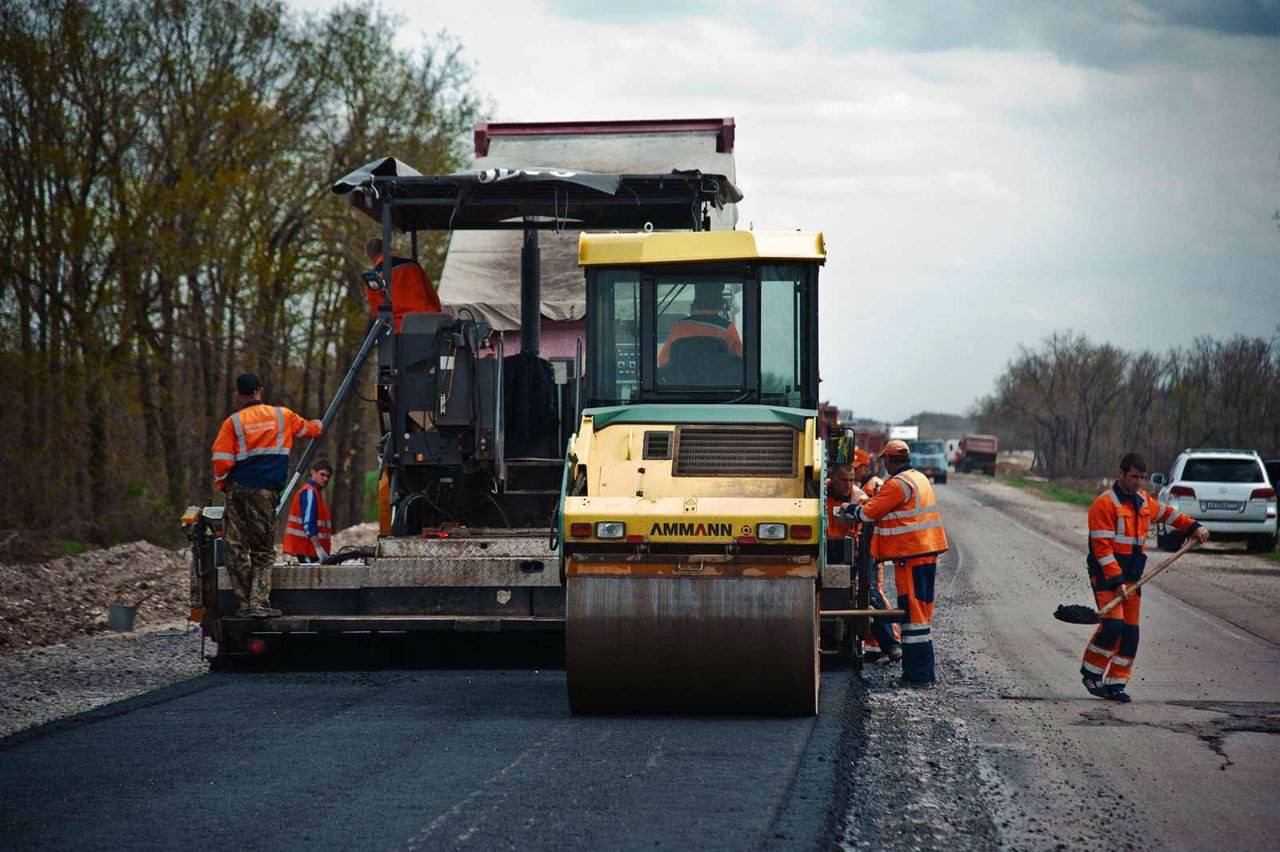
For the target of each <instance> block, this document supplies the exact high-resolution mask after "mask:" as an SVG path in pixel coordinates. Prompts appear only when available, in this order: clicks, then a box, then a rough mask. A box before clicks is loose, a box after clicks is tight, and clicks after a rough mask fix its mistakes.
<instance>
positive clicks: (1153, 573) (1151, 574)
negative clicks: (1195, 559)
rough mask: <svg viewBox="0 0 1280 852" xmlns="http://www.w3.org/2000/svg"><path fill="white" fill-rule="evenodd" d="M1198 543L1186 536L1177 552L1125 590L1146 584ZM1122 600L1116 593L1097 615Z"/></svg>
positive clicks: (1104, 613)
mask: <svg viewBox="0 0 1280 852" xmlns="http://www.w3.org/2000/svg"><path fill="white" fill-rule="evenodd" d="M1198 543H1199V542H1198V541H1196V539H1194V538H1190V537H1188V538H1187V540H1186V541H1184V542H1183V543H1182V547H1179V548H1178V552H1177V553H1175V554H1173V555H1172V556H1170V557H1169V558H1168V559H1166V560H1165V561H1163V562H1161V563H1160V564H1159V565H1157V566H1156V567H1154V568H1152V569H1151V570H1150V571H1148V572H1147V573H1145V574H1143V575H1142V576H1141V577H1139V578H1138V582H1136V583H1134V584H1133V585H1132V586H1128V587H1126V588H1125V591H1127V592H1130V593H1132V592H1135V591H1137V590H1138V589H1141V588H1142V587H1143V586H1144V585H1146V583H1147V581H1148V580H1153V579H1155V576H1156V575H1157V574H1159V573H1160V572H1161V571H1163V570H1164V569H1166V568H1168V567H1169V566H1170V565H1172V564H1173V563H1175V562H1177V561H1178V559H1179V557H1181V556H1182V554H1184V553H1186V552H1187V551H1188V550H1190V549H1191V548H1193V547H1195V546H1196V545H1197V544H1198ZM1123 601H1124V598H1122V597H1120V596H1119V595H1116V599H1115V600H1113V601H1111V603H1109V604H1107V605H1106V606H1104V607H1103V608H1102V609H1100V610H1098V617H1102V616H1104V615H1106V614H1107V613H1109V612H1111V610H1113V609H1115V608H1116V607H1118V606H1120V604H1121V603H1122V602H1123Z"/></svg>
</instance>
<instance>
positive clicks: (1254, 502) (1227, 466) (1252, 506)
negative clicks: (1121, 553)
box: [1151, 450, 1276, 553]
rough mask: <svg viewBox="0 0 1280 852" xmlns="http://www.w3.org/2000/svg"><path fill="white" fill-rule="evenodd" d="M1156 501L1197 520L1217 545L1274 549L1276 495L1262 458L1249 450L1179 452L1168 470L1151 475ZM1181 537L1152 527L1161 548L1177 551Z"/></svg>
mask: <svg viewBox="0 0 1280 852" xmlns="http://www.w3.org/2000/svg"><path fill="white" fill-rule="evenodd" d="M1151 481H1152V482H1153V483H1154V484H1155V485H1156V486H1157V487H1159V488H1160V493H1159V495H1158V498H1159V500H1160V502H1161V503H1169V504H1171V505H1172V506H1173V507H1174V509H1175V510H1176V511H1179V512H1181V513H1182V514H1184V515H1186V516H1187V517H1189V518H1193V519H1194V520H1197V521H1199V522H1200V523H1201V524H1203V525H1204V526H1205V527H1207V528H1208V530H1209V532H1210V533H1211V534H1212V535H1213V538H1214V539H1215V540H1217V541H1241V540H1243V541H1245V542H1247V544H1248V548H1249V550H1250V552H1253V553H1269V552H1270V551H1272V550H1275V548H1276V491H1275V489H1274V488H1272V487H1271V483H1270V482H1269V481H1268V479H1267V470H1266V468H1265V467H1264V466H1263V464H1262V459H1261V458H1260V457H1259V456H1258V454H1257V453H1256V452H1254V451H1253V450H1183V451H1182V455H1180V456H1178V459H1177V461H1175V462H1174V463H1173V468H1172V469H1171V470H1170V471H1169V481H1168V482H1165V480H1164V477H1163V476H1161V475H1160V474H1156V475H1154V476H1152V477H1151ZM1182 540H1183V536H1182V534H1181V533H1179V532H1178V531H1177V530H1175V529H1173V527H1169V526H1166V525H1164V524H1160V525H1157V527H1156V541H1157V543H1158V544H1159V546H1160V548H1161V549H1162V550H1176V549H1177V548H1178V546H1179V545H1181V544H1182Z"/></svg>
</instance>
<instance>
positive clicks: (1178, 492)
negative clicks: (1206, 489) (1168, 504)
mask: <svg viewBox="0 0 1280 852" xmlns="http://www.w3.org/2000/svg"><path fill="white" fill-rule="evenodd" d="M1169 495H1170V496H1171V497H1195V496H1196V490H1195V489H1194V488H1188V487H1187V486H1185V485H1175V486H1173V487H1172V488H1170V489H1169Z"/></svg>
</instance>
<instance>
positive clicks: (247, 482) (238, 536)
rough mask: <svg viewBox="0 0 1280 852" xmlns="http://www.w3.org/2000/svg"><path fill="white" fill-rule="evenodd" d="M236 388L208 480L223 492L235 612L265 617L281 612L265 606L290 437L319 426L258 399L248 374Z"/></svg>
mask: <svg viewBox="0 0 1280 852" xmlns="http://www.w3.org/2000/svg"><path fill="white" fill-rule="evenodd" d="M236 393H237V395H238V396H239V398H240V410H239V411H237V412H236V413H235V414H232V415H231V416H230V417H228V418H227V419H226V420H224V421H222V428H220V429H219V430H218V437H217V438H215V439H214V441H213V484H214V486H215V487H217V488H218V490H220V491H222V492H223V493H224V494H225V495H226V509H225V513H224V515H223V528H224V530H225V535H226V543H227V554H226V568H227V574H228V576H229V577H230V578H231V590H232V592H233V593H234V594H235V597H236V602H237V603H238V604H239V609H238V610H237V611H236V617H237V618H246V617H247V618H266V617H269V616H273V615H279V614H280V610H278V609H272V607H271V605H270V601H271V565H272V563H273V562H275V557H276V550H275V544H274V542H275V528H276V504H277V503H278V502H279V501H280V492H281V491H282V490H284V485H285V479H286V478H287V477H288V475H289V450H290V449H291V448H292V447H293V439H294V438H295V437H298V436H305V437H307V438H319V437H320V433H321V431H323V426H322V425H321V423H320V421H319V420H304V419H303V418H301V417H299V416H298V415H297V414H294V413H293V412H292V411H290V410H289V409H287V408H284V407H283V406H279V405H267V404H266V403H265V402H263V401H262V382H261V381H259V380H258V377H257V376H256V375H254V374H253V373H244V374H243V375H241V376H240V377H238V378H237V379H236Z"/></svg>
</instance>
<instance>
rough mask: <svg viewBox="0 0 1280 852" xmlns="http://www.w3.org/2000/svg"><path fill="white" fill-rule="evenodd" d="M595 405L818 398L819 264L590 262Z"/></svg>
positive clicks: (800, 403)
mask: <svg viewBox="0 0 1280 852" xmlns="http://www.w3.org/2000/svg"><path fill="white" fill-rule="evenodd" d="M586 274H587V298H588V303H587V337H588V341H587V343H588V354H589V357H588V363H587V372H588V376H589V378H588V387H589V393H588V404H589V405H597V406H598V405H623V404H627V403H633V402H673V403H691V402H715V403H724V402H730V403H736V402H742V403H757V404H769V405H783V406H789V407H807V408H812V407H814V406H816V404H817V403H816V397H817V321H816V320H817V318H816V310H811V309H810V307H809V306H810V305H816V304H817V300H816V286H817V271H816V266H815V265H813V264H806V263H790V264H787V263H782V264H780V263H776V262H775V263H768V264H764V263H758V264H757V263H734V264H712V265H697V266H687V267H682V266H677V265H669V266H660V267H637V268H593V269H589V270H587V273H586Z"/></svg>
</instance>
